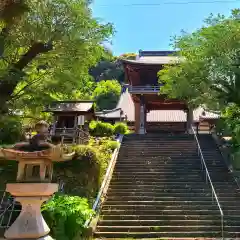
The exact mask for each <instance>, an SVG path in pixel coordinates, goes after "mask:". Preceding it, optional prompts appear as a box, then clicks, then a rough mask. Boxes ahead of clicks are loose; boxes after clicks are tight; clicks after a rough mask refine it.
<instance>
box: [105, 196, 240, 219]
mask: <svg viewBox="0 0 240 240" xmlns="http://www.w3.org/2000/svg"><path fill="white" fill-rule="evenodd" d="M209 202H210V203H211V204H215V201H214V202H212V201H211V200H205V201H198V200H195V201H180V200H177V201H152V200H148V201H141V200H138V201H136V200H135V201H114V200H108V199H106V201H105V202H104V206H105V205H126V206H128V205H136V206H137V205H144V204H145V205H147V204H150V205H153V204H154V205H155V206H158V205H168V206H172V205H178V206H188V205H193V206H194V205H208V204H209ZM228 203H231V206H239V204H238V202H229V201H222V202H221V204H222V205H224V204H228ZM239 221H240V219H239Z"/></svg>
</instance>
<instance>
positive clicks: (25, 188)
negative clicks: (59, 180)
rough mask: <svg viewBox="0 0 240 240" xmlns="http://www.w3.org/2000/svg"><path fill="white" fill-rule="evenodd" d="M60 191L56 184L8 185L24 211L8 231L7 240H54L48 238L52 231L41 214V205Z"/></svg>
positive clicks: (6, 233) (8, 188)
mask: <svg viewBox="0 0 240 240" xmlns="http://www.w3.org/2000/svg"><path fill="white" fill-rule="evenodd" d="M57 190H58V184H55V183H15V184H7V189H6V191H7V192H10V193H11V194H12V195H13V196H14V197H16V198H15V199H16V201H18V202H20V203H21V205H22V211H21V213H20V215H19V216H18V218H17V219H16V221H15V222H14V223H13V224H12V225H11V226H10V227H9V229H7V230H6V232H5V234H4V236H5V238H7V239H12V240H13V239H24V240H27V239H39V240H52V238H51V237H50V236H48V234H49V232H50V229H49V227H48V226H47V224H46V222H45V220H44V219H43V216H42V214H41V205H42V204H43V202H45V201H47V200H48V199H49V198H50V197H51V195H53V193H54V192H56V191H57Z"/></svg>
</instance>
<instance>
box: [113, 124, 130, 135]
mask: <svg viewBox="0 0 240 240" xmlns="http://www.w3.org/2000/svg"><path fill="white" fill-rule="evenodd" d="M128 131H129V130H128V126H127V124H126V123H121V122H119V123H115V125H114V134H127V133H128Z"/></svg>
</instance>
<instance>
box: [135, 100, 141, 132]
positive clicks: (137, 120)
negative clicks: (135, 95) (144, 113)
mask: <svg viewBox="0 0 240 240" xmlns="http://www.w3.org/2000/svg"><path fill="white" fill-rule="evenodd" d="M134 109H135V126H134V128H135V133H138V132H139V128H140V103H139V102H134Z"/></svg>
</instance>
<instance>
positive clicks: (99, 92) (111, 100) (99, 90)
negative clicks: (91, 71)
mask: <svg viewBox="0 0 240 240" xmlns="http://www.w3.org/2000/svg"><path fill="white" fill-rule="evenodd" d="M120 94H121V85H120V84H119V82H118V81H117V80H106V81H105V80H102V81H100V82H98V83H97V87H96V88H95V90H94V92H93V98H94V100H95V101H96V107H97V110H106V109H110V110H111V109H114V108H115V107H116V106H117V103H118V100H119V97H120Z"/></svg>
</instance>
